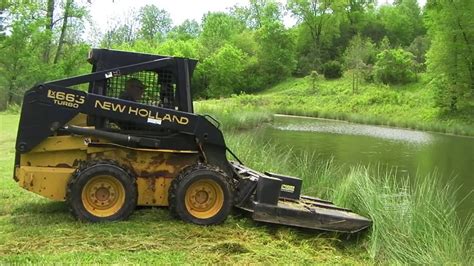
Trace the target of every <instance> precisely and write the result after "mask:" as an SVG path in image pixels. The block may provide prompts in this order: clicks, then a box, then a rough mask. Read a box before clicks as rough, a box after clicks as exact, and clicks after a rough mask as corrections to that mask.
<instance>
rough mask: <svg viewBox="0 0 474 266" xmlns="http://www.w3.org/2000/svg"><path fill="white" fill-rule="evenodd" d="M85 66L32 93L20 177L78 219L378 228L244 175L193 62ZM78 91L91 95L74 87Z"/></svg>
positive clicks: (102, 53)
mask: <svg viewBox="0 0 474 266" xmlns="http://www.w3.org/2000/svg"><path fill="white" fill-rule="evenodd" d="M88 61H89V62H90V63H91V64H92V73H91V74H86V75H82V76H77V77H72V78H67V79H63V80H57V81H52V82H48V83H44V84H40V85H37V86H35V87H33V88H32V89H30V90H29V91H27V92H26V94H25V96H24V101H23V107H22V110H21V118H20V124H19V128H18V136H17V141H16V157H15V173H14V178H15V180H16V181H17V182H18V184H19V185H20V186H21V187H23V188H25V189H27V190H29V191H31V192H34V193H37V194H39V195H42V196H44V197H47V198H50V199H52V200H59V201H66V202H67V204H68V206H69V207H70V210H71V212H72V214H73V215H74V216H75V217H76V218H77V219H79V220H86V221H92V222H101V221H115V220H122V219H126V218H127V217H128V216H130V214H132V212H133V211H134V210H135V207H136V206H168V208H169V210H170V211H171V213H172V214H173V215H174V216H176V217H177V218H180V219H182V220H185V221H188V222H192V223H196V224H201V225H210V224H217V223H221V222H223V221H224V220H225V219H226V217H227V216H228V214H229V212H230V211H231V209H232V208H233V207H236V208H240V209H243V210H245V211H248V212H250V213H251V216H252V218H253V219H254V220H256V221H262V222H269V223H275V224H284V225H291V226H298V227H304V228H313V229H320V230H329V231H339V232H357V231H360V230H363V229H364V228H367V227H368V226H370V224H371V221H370V220H369V219H367V218H365V217H362V216H360V215H357V214H355V213H353V212H351V211H350V210H348V209H344V208H341V207H337V206H335V205H333V204H332V203H331V202H329V201H326V200H321V199H318V198H313V197H308V196H303V195H300V191H301V185H302V181H301V179H299V178H295V177H290V176H285V175H280V174H274V173H268V172H265V173H260V172H257V171H254V170H252V169H249V168H247V167H246V166H244V165H243V164H242V163H241V162H240V161H239V160H238V159H237V157H235V155H234V154H233V153H232V152H231V151H230V150H229V149H228V147H227V146H226V144H225V141H224V137H223V135H222V132H221V131H220V130H219V127H218V125H219V122H218V121H216V120H215V119H213V118H212V117H210V116H207V115H199V114H195V113H194V112H193V102H192V98H191V86H190V78H191V76H192V73H193V70H194V68H195V66H196V64H197V61H195V60H192V59H187V58H178V57H165V56H158V55H151V54H141V53H131V52H123V51H113V50H106V49H93V50H92V51H91V53H90V54H89V59H88ZM79 84H86V85H83V86H84V89H83V90H80V89H77V88H73V87H74V86H76V85H79ZM87 86H88V92H85V91H84V90H85V88H87ZM129 86H135V89H136V90H138V93H139V94H140V97H135V98H134V97H131V96H133V95H132V94H133V91H129ZM227 155H229V156H230V155H232V156H234V158H235V159H236V160H237V161H239V162H238V163H237V162H232V161H229V160H228V159H227Z"/></svg>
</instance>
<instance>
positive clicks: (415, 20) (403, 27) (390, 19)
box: [379, 0, 425, 46]
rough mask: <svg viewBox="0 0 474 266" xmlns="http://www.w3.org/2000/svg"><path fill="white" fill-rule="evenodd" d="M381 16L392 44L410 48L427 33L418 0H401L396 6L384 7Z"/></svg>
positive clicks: (381, 9)
mask: <svg viewBox="0 0 474 266" xmlns="http://www.w3.org/2000/svg"><path fill="white" fill-rule="evenodd" d="M379 16H380V19H381V21H382V23H383V25H384V27H385V29H386V30H387V36H388V38H389V39H390V41H391V43H392V44H395V45H403V46H408V45H410V43H411V42H412V41H413V40H414V39H415V37H417V36H420V35H422V34H423V33H424V32H425V29H424V26H423V21H422V16H421V10H420V7H419V5H418V3H417V1H416V0H401V1H398V2H397V3H396V4H395V6H382V7H381V8H380V14H379Z"/></svg>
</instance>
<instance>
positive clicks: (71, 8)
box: [53, 0, 86, 64]
mask: <svg viewBox="0 0 474 266" xmlns="http://www.w3.org/2000/svg"><path fill="white" fill-rule="evenodd" d="M63 9H64V12H63V16H62V21H63V23H62V26H61V32H60V35H59V39H58V47H57V50H56V54H55V55H54V60H53V63H54V64H56V63H58V61H59V58H60V57H61V53H62V50H63V46H64V44H65V42H66V35H67V29H68V27H69V28H71V25H70V24H71V20H72V19H73V18H77V19H82V18H83V17H84V16H85V14H86V11H85V9H84V8H81V7H77V6H75V5H74V1H73V0H66V3H65V4H64V8H63ZM57 21H59V20H57Z"/></svg>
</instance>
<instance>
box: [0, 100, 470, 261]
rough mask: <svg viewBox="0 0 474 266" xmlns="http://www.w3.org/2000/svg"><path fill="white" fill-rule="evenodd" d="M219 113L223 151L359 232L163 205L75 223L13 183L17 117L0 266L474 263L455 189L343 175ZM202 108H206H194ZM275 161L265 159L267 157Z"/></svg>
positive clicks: (7, 119) (5, 177)
mask: <svg viewBox="0 0 474 266" xmlns="http://www.w3.org/2000/svg"><path fill="white" fill-rule="evenodd" d="M220 108H228V109H227V110H228V111H227V112H223V111H222V110H220V109H219V108H218V107H214V109H213V110H210V109H206V112H210V111H216V112H217V116H218V118H219V119H220V120H221V122H225V124H226V126H225V131H226V140H227V142H228V145H229V146H230V147H231V148H232V149H233V150H234V151H235V152H236V153H237V154H238V155H239V157H240V158H241V159H242V160H243V161H244V162H245V163H247V164H248V165H249V166H251V167H254V168H255V169H258V170H270V171H275V172H281V173H285V174H291V175H295V176H300V177H302V178H303V179H304V190H305V191H304V192H305V193H307V194H309V195H315V196H321V197H325V198H329V199H332V200H334V201H335V202H336V203H338V204H341V205H343V206H347V207H351V208H353V209H354V210H355V211H357V212H359V213H361V214H363V215H367V216H370V217H371V218H372V219H373V220H374V226H373V227H372V228H371V229H369V230H368V232H366V233H365V234H362V235H358V236H355V237H352V238H350V239H347V236H339V235H336V234H327V233H325V234H322V233H321V232H317V231H305V230H298V229H293V228H287V227H283V226H268V225H262V224H258V223H255V222H253V221H251V220H250V219H249V218H248V217H246V216H245V215H243V214H241V213H235V214H234V215H232V216H231V217H230V218H229V219H228V220H227V221H226V222H225V223H224V224H223V225H219V226H211V227H201V226H196V225H192V224H186V223H184V222H181V221H177V220H174V219H172V218H171V217H170V216H169V214H168V211H167V210H166V208H142V209H138V210H137V211H136V212H135V213H134V214H133V215H132V216H131V218H130V220H128V221H124V222H117V223H107V224H88V223H80V222H77V221H74V220H73V219H72V217H71V216H70V215H69V213H68V211H67V207H66V206H65V204H64V203H57V202H51V201H49V200H46V199H43V198H41V197H40V196H36V195H34V194H32V193H30V192H27V191H25V190H23V189H21V188H19V187H18V185H17V184H16V183H15V182H14V181H13V180H12V178H11V173H12V169H11V167H12V162H13V145H14V139H15V135H16V132H15V131H16V125H17V121H18V116H17V115H0V122H1V129H0V133H1V134H0V148H1V149H2V151H4V153H3V155H2V157H1V160H0V232H1V234H0V262H3V263H6V262H8V263H11V262H22V263H24V262H42V263H45V262H46V263H48V262H49V263H51V262H66V263H68V262H69V263H78V262H79V263H121V264H122V263H140V262H141V263H152V262H154V263H173V264H182V263H232V264H233V263H245V264H247V263H271V264H272V263H280V264H295V263H296V264H303V263H304V264H306V263H315V262H316V263H328V264H368V263H416V264H421V263H423V264H431V263H461V264H472V254H473V252H472V251H473V250H472V246H471V242H469V241H470V240H469V239H468V238H467V237H466V236H467V235H468V230H469V229H470V228H471V227H472V222H471V223H469V224H461V223H460V222H459V221H458V220H457V218H456V215H454V214H453V209H454V207H455V202H454V198H453V194H454V193H453V189H452V188H450V187H446V186H442V185H441V184H440V183H438V182H437V181H436V180H438V179H437V178H435V177H434V176H421V177H419V178H418V179H417V183H416V184H408V183H407V182H396V181H394V180H396V179H395V178H393V176H391V175H389V174H388V175H386V174H380V175H373V174H372V173H371V172H370V171H369V169H366V168H363V167H355V168H353V169H352V170H351V171H350V172H349V173H345V172H342V171H341V169H340V168H339V167H338V166H336V165H334V164H333V163H332V162H320V161H318V158H316V157H315V156H314V155H313V154H307V153H297V152H294V151H290V152H288V150H287V149H286V147H275V146H271V145H269V144H266V143H258V142H256V141H255V140H254V139H253V138H251V136H249V135H248V134H246V133H245V132H242V131H234V130H232V129H239V128H240V129H242V128H248V127H250V126H249V125H251V127H254V126H256V125H259V124H261V123H263V122H267V121H270V120H271V115H268V114H259V113H258V112H257V111H256V110H253V109H243V110H247V111H242V109H238V110H233V109H231V108H229V107H228V106H226V107H223V106H222V107H220ZM200 110H204V109H200ZM270 154H271V156H269V155H270Z"/></svg>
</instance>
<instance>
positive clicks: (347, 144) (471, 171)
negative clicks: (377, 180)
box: [257, 116, 474, 218]
mask: <svg viewBox="0 0 474 266" xmlns="http://www.w3.org/2000/svg"><path fill="white" fill-rule="evenodd" d="M260 130H261V132H259V134H257V135H259V137H260V138H261V139H264V140H265V141H270V142H272V143H274V144H276V145H286V146H290V147H292V149H294V150H295V151H307V152H314V153H316V154H317V155H318V156H319V158H321V159H322V160H328V159H332V160H333V161H334V162H335V163H336V164H337V165H343V167H347V168H349V167H350V166H354V165H371V166H377V167H379V168H382V169H387V171H390V170H392V171H396V173H397V175H399V176H403V177H405V176H407V175H409V176H410V177H414V176H416V174H417V173H418V174H420V175H426V174H430V173H433V172H434V171H437V173H438V176H439V178H442V179H443V181H445V182H446V183H447V182H448V181H449V182H451V184H452V185H453V186H454V187H455V188H459V190H458V191H457V195H456V197H457V198H458V200H459V201H460V205H459V207H458V213H459V214H460V216H461V217H463V218H465V217H467V216H468V214H470V213H472V208H473V206H474V192H472V191H473V190H474V138H473V137H462V136H452V135H445V134H438V133H431V132H420V131H413V130H406V129H398V128H388V127H380V126H370V125H360V124H353V123H347V122H340V121H330V120H321V119H314V118H301V117H287V116H276V117H275V121H274V123H273V124H272V126H268V127H263V128H261V129H260ZM380 166H381V167H380ZM462 199H464V200H462ZM461 200H462V201H461Z"/></svg>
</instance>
